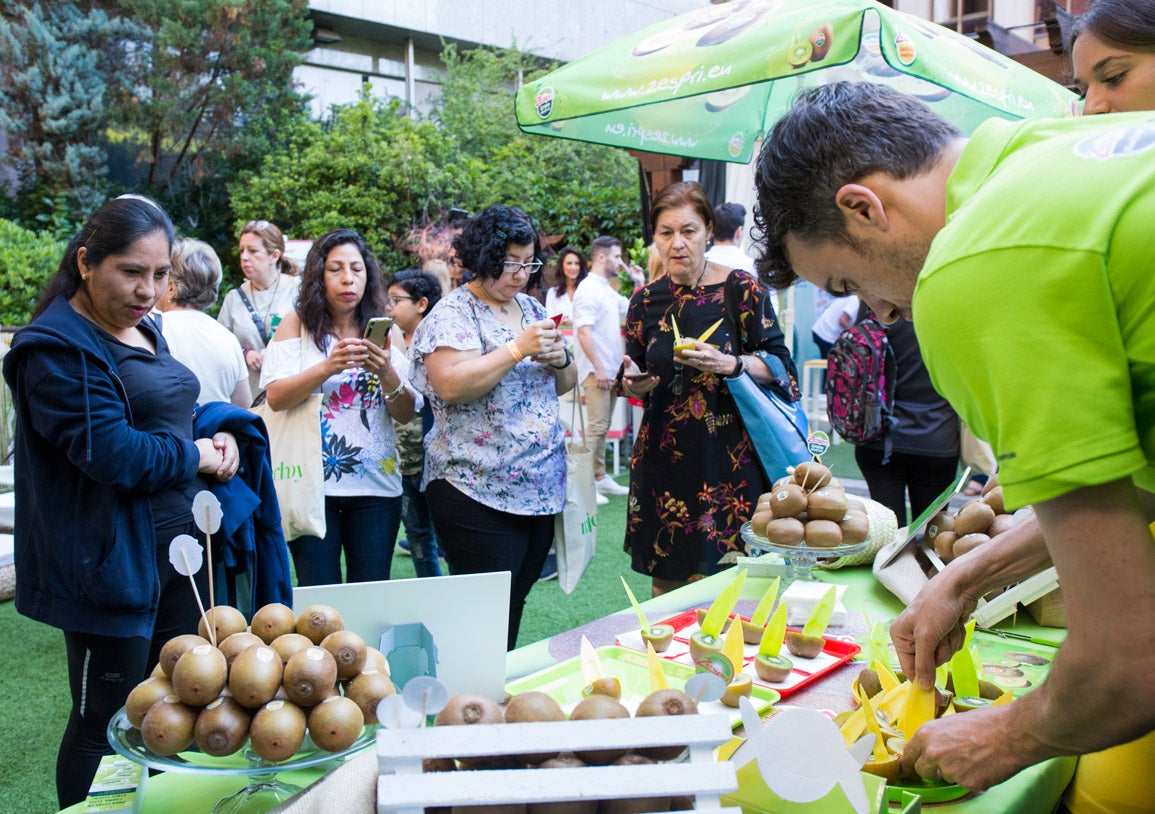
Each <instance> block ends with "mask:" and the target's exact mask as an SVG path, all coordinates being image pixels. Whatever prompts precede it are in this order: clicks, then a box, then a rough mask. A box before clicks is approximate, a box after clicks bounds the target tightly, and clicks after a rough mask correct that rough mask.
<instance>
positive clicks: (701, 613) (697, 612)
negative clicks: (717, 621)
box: [694, 608, 730, 633]
mask: <svg viewBox="0 0 1155 814" xmlns="http://www.w3.org/2000/svg"><path fill="white" fill-rule="evenodd" d="M709 612H710V609H709V608H695V609H694V616H695V617H697V619H698V627H701V626H702V622H704V621H706V614H707V613H709ZM729 629H730V617H729V616H727V617H726V621H725V622H723V623H722V632H723V633H725V632H726V631H727V630H729Z"/></svg>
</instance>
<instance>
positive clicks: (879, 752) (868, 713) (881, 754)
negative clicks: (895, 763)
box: [858, 687, 890, 761]
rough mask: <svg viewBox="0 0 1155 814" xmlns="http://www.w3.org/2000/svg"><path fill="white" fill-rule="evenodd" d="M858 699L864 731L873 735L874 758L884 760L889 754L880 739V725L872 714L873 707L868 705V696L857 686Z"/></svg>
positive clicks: (884, 743)
mask: <svg viewBox="0 0 1155 814" xmlns="http://www.w3.org/2000/svg"><path fill="white" fill-rule="evenodd" d="M858 701H859V703H861V704H862V714H863V716H864V720H865V723H866V731H867V732H869V733H870V734H872V735H874V759H875V760H877V761H882V760H886V759H887V758H888V757H889V756H890V754H889V753H888V752H887V751H886V742H885V741H884V740H883V739H882V727H881V726H879V725H878V717H877V716H876V715H875V714H874V707H872V706H871V705H870V698H868V697H867V695H866V693H865V692H863V690H862V688H861V687H859V688H858Z"/></svg>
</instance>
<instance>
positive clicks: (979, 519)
mask: <svg viewBox="0 0 1155 814" xmlns="http://www.w3.org/2000/svg"><path fill="white" fill-rule="evenodd" d="M994 519H995V510H994V509H992V508H991V507H990V506H988V505H987V504H986V503H983V502H982V500H972V501H971V502H970V503H968V504H966V505H965V506H963V507H962V508H961V509H959V511H958V515H957V516H956V517H955V519H954V530H955V533H956V534H958V536H959V537H965V536H966V535H968V534H972V533H974V532H976V531H986V530H987V529H988V528H990V525H991V523H992V522H994ZM956 556H957V555H956Z"/></svg>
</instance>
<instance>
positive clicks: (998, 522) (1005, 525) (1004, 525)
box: [987, 514, 1015, 537]
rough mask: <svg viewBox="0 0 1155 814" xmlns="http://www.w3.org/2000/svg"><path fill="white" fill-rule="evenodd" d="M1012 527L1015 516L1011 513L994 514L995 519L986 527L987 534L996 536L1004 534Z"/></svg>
mask: <svg viewBox="0 0 1155 814" xmlns="http://www.w3.org/2000/svg"><path fill="white" fill-rule="evenodd" d="M1014 527H1015V516H1014V515H1013V514H996V515H995V519H994V520H993V521H991V524H990V526H988V527H987V534H989V535H990V536H991V537H998V536H999V535H1000V534H1006V533H1007V532H1008V531H1010V530H1011V529H1013V528H1014Z"/></svg>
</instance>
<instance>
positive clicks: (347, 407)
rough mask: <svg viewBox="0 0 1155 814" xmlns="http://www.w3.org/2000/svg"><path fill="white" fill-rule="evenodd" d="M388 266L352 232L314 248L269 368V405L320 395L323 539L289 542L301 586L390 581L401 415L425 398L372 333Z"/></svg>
mask: <svg viewBox="0 0 1155 814" xmlns="http://www.w3.org/2000/svg"><path fill="white" fill-rule="evenodd" d="M386 296H387V295H386V287H385V281H384V280H383V279H382V277H381V268H380V266H378V265H377V260H376V258H375V257H374V256H373V254H372V253H371V252H370V251H369V248H368V246H367V245H366V244H365V239H364V238H363V237H361V235H360V234H358V233H357V232H354V231H353V230H352V229H335V230H334V231H332V232H329V233H327V234H325V235H322V236H321V237H320V238H318V239H317V241H316V242H315V243H314V244H313V247H312V248H311V249H309V256H308V257H307V258H306V259H305V270H304V273H303V274H302V278H301V294H300V298H299V302H298V304H297V308H296V310H294V311H290V312H289V313H288V314H286V315H285V318H284V319H283V320H282V321H281V324H280V327H278V328H277V334H276V337H275V338H274V340H273V342H272V343H271V344H270V345H269V352H268V354H267V358H266V360H265V364H264V369H263V371H262V373H261V383H262V384H264V385H265V387H266V388H267V393H268V403H269V407H271V408H272V409H273V410H288V409H291V408H293V407H296V406H297V405H299V404H301V403H302V402H304V401H305V400H306V399H308V398H309V397H310V396H312V395H313V394H314V393H318V392H319V393H321V395H322V400H321V415H320V419H319V420H320V422H321V457H322V459H323V461H324V469H325V478H324V490H325V536H324V538H321V537H315V536H302V537H298V538H296V539H294V540H290V541H289V550H290V551H291V552H292V554H293V563H294V565H295V566H296V569H297V581H298V584H299V585H330V584H333V583H338V582H341V581H342V579H341V555H342V553H343V554H344V557H345V570H346V572H347V575H348V577H347V579H346V580H345V581H347V582H368V581H375V580H382V579H389V572H390V567H391V565H392V562H393V545H394V543H395V542H396V540H397V530H398V528H399V527H400V524H401V471H400V468H399V464H400V461H399V460H398V455H397V434H396V432H394V430H393V420H397V421H401V422H406V421H410V420H411V419H412V418H413V416H414V414H415V412H416V410H418V409H420V406H421V404H420V397H419V396H417V394H416V392H415V391H414V390H413V389H412V388H411V387H409V384H408V382H407V381H406V379H405V373H406V368H408V362H407V360H406V359H405V354H404V352H402V351H400V350H398V349H396V348H394V347H392V343H391V342H389V341H388V339H386V340H385V341H384V344H378V343H377V342H376V341H373V340H371V339H365V338H363V337H364V334H365V328H366V326H367V325H368V324H369V320H370V319H371V318H373V317H380V316H383V315H384V314H385V313H386V311H387V310H388V304H387V303H386Z"/></svg>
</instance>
